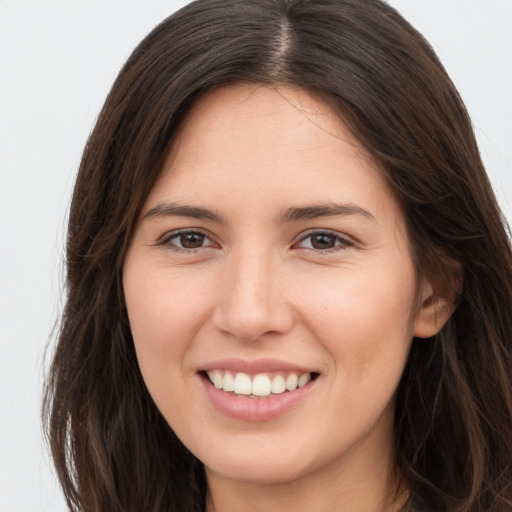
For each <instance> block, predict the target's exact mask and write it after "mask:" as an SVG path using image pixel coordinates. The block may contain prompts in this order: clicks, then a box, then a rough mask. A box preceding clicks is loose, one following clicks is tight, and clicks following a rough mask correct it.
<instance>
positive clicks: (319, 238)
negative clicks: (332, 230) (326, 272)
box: [311, 234, 336, 250]
mask: <svg viewBox="0 0 512 512" xmlns="http://www.w3.org/2000/svg"><path fill="white" fill-rule="evenodd" d="M335 245H336V237H335V236H333V235H324V234H319V235H313V236H312V237H311V247H312V248H313V249H317V250H321V249H332V248H333V247H334V246H335Z"/></svg>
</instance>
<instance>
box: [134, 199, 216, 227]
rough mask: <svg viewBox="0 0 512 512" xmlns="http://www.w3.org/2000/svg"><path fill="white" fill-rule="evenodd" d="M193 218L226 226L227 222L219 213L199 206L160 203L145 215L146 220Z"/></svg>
mask: <svg viewBox="0 0 512 512" xmlns="http://www.w3.org/2000/svg"><path fill="white" fill-rule="evenodd" d="M174 216H178V217H191V218H193V219H198V220H209V221H212V222H218V223H219V224H225V223H226V220H225V219H224V217H223V216H222V215H221V214H220V213H219V212H215V211H212V210H208V209H207V208H201V207H199V206H188V205H180V204H175V203H165V202H164V203H158V204H156V205H155V206H153V207H152V208H150V209H149V210H148V211H147V212H146V214H145V215H144V218H145V219H154V218H157V217H174Z"/></svg>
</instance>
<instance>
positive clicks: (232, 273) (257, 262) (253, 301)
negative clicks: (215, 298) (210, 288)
mask: <svg viewBox="0 0 512 512" xmlns="http://www.w3.org/2000/svg"><path fill="white" fill-rule="evenodd" d="M227 274H228V275H226V276H225V279H223V285H222V293H221V294H220V301H219V306H218V309H217V312H216V327H217V328H218V329H219V330H221V331H223V332H225V333H230V334H231V335H233V336H234V337H236V338H238V339H240V340H245V341H252V340H256V339H258V338H259V337H261V336H262V335H264V334H267V333H276V332H284V331H286V330H287V329H289V327H290V325H291V314H290V312H289V311H287V305H286V300H285V297H284V296H283V294H281V293H280V290H279V285H278V281H279V279H278V274H279V262H278V261H276V258H275V256H274V255H273V254H272V251H271V250H270V249H268V250H263V249H261V248H255V247H245V248H240V249H239V250H238V251H236V252H235V253H234V254H232V255H231V258H230V261H229V265H228V268H227Z"/></svg>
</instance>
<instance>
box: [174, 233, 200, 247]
mask: <svg viewBox="0 0 512 512" xmlns="http://www.w3.org/2000/svg"><path fill="white" fill-rule="evenodd" d="M205 238H206V237H205V236H204V235H202V234H201V233H186V234H184V235H180V238H179V240H180V245H181V247H183V248H184V249H197V248H198V247H202V246H203V243H204V239H205Z"/></svg>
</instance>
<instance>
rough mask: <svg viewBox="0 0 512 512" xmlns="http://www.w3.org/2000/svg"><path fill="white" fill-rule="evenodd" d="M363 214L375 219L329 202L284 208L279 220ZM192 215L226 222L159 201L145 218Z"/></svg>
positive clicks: (209, 212) (217, 216)
mask: <svg viewBox="0 0 512 512" xmlns="http://www.w3.org/2000/svg"><path fill="white" fill-rule="evenodd" d="M349 215H361V216H363V217H366V218H367V219H369V220H372V221H375V220H376V219H375V217H374V215H372V214H371V213H370V212H369V211H368V210H365V209H364V208H361V207H360V206H357V205H355V204H351V203H348V204H339V203H328V204H319V205H311V206H302V207H296V206H294V207H290V208H287V209H286V210H284V212H283V213H282V214H281V215H280V216H279V221H280V222H283V223H286V222H296V221H300V220H310V219H317V218H320V217H336V216H349ZM173 216H178V217H190V218H193V219H198V220H209V221H212V222H217V223H219V224H226V219H225V218H224V216H223V215H222V214H221V213H220V212H218V211H213V210H209V209H207V208H201V207H199V206H190V205H180V204H176V203H166V202H162V203H158V204H156V205H155V206H153V207H152V208H150V209H149V210H148V211H147V212H146V214H145V215H144V218H145V219H154V218H158V217H173Z"/></svg>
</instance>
